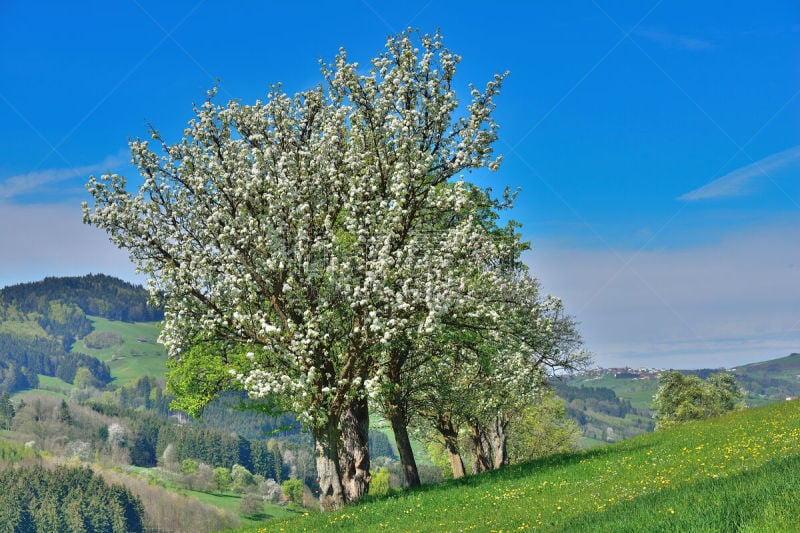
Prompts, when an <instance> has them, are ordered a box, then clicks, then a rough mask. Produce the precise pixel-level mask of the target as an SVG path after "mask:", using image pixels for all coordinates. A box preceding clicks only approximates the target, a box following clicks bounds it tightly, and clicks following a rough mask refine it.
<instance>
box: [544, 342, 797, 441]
mask: <svg viewBox="0 0 800 533" xmlns="http://www.w3.org/2000/svg"><path fill="white" fill-rule="evenodd" d="M722 370H725V369H721V368H704V369H695V370H681V371H680V372H682V373H684V374H695V375H698V376H700V377H701V378H703V379H705V378H706V377H708V375H710V374H713V373H716V372H720V371H722ZM727 371H729V372H731V373H732V374H734V375H735V376H736V379H737V380H738V381H739V383H740V384H741V385H742V387H743V388H744V389H745V391H747V394H748V396H747V399H746V401H747V404H748V405H749V406H751V407H753V406H758V405H764V404H767V403H773V402H777V401H782V400H785V399H786V398H793V397H800V354H797V353H795V354H792V355H789V356H787V357H782V358H779V359H772V360H769V361H762V362H759V363H751V364H747V365H742V366H739V367H736V368H731V369H728V370H727ZM659 374H660V371H659V370H657V369H646V370H634V369H630V368H613V369H602V368H600V369H594V370H591V371H587V372H584V373H581V374H579V375H576V376H572V377H571V378H569V379H568V380H566V381H565V382H559V383H557V384H556V391H557V393H558V395H559V396H560V397H561V398H563V399H564V400H565V401H566V402H567V414H568V415H569V416H570V417H571V418H573V419H574V420H575V421H576V422H578V424H579V425H580V426H581V428H582V429H583V434H584V437H585V438H586V443H587V444H592V443H596V442H597V441H605V442H609V441H617V440H621V439H624V438H630V437H631V436H633V435H637V434H639V433H644V432H647V431H651V430H652V429H653V423H652V418H651V417H652V413H651V412H650V405H651V404H652V402H653V396H654V395H655V393H656V391H657V390H658V376H659Z"/></svg>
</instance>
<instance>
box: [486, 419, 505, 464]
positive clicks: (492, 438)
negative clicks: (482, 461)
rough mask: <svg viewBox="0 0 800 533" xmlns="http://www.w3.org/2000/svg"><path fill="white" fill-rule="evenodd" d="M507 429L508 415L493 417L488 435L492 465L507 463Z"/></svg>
mask: <svg viewBox="0 0 800 533" xmlns="http://www.w3.org/2000/svg"><path fill="white" fill-rule="evenodd" d="M506 429H508V417H505V416H501V415H498V416H497V417H495V419H494V423H493V424H492V427H491V432H490V435H489V443H490V444H491V446H492V460H493V461H494V467H495V468H500V467H501V466H506V465H507V464H508V446H507V442H508V437H507V435H506Z"/></svg>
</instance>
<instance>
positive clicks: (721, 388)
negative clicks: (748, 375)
mask: <svg viewBox="0 0 800 533" xmlns="http://www.w3.org/2000/svg"><path fill="white" fill-rule="evenodd" d="M658 383H659V387H658V392H656V396H655V398H654V400H653V409H654V410H655V418H656V429H663V428H665V427H669V426H671V425H674V424H675V423H677V422H685V421H687V420H699V419H702V418H708V417H710V416H717V415H720V414H722V413H726V412H729V411H734V410H739V409H743V408H744V401H743V397H744V391H743V390H742V388H741V387H740V386H739V383H737V381H736V378H735V377H734V376H733V375H731V374H729V373H727V372H718V373H716V374H712V375H710V376H708V377H707V378H706V379H705V380H702V379H700V378H699V377H698V376H696V375H694V374H687V375H684V374H682V373H681V372H678V371H670V372H664V373H663V374H661V377H659V379H658Z"/></svg>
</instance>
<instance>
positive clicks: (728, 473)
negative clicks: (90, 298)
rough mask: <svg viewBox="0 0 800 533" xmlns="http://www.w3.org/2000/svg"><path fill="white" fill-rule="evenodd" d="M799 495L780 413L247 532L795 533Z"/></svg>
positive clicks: (771, 410)
mask: <svg viewBox="0 0 800 533" xmlns="http://www.w3.org/2000/svg"><path fill="white" fill-rule="evenodd" d="M798 486H800V404H799V403H798V402H781V403H776V404H772V405H768V406H765V407H760V408H754V409H749V410H746V411H742V412H739V413H735V414H731V415H728V416H725V417H721V418H718V419H714V420H707V421H700V422H692V423H686V424H683V425H680V426H678V427H676V428H673V429H671V430H668V431H663V432H656V433H650V434H647V435H642V436H639V437H637V438H634V439H630V440H628V441H624V442H621V443H619V444H616V445H612V446H607V447H603V448H596V449H593V450H590V451H586V452H582V453H576V454H569V455H563V456H556V457H551V458H548V459H544V460H539V461H535V462H530V463H525V464H521V465H515V466H511V467H507V468H504V469H501V470H499V471H496V472H491V473H488V474H485V475H477V476H472V477H468V478H466V479H463V480H458V481H452V482H448V483H443V484H441V485H436V486H428V487H424V488H423V489H421V490H416V491H408V492H404V493H400V494H396V495H394V496H391V497H388V498H385V499H380V500H375V501H371V502H365V503H362V504H360V505H357V506H352V507H348V508H346V509H344V510H342V511H341V512H337V513H330V514H311V515H310V516H307V517H302V518H299V519H293V520H286V521H278V522H275V523H267V524H265V525H264V526H261V527H260V528H257V529H247V530H246V531H252V532H256V531H258V532H259V533H261V532H264V533H266V532H270V531H285V532H291V531H382V532H389V531H487V532H488V531H576V532H583V531H608V532H626V531H629V532H639V531H649V532H650V531H675V532H678V531H693V532H698V531H740V532H747V533H751V532H761V531H769V532H773V531H776V532H777V531H800V515H798V514H797V513H796V510H797V509H798V508H800V492H798V491H797V490H796V489H797V487H798Z"/></svg>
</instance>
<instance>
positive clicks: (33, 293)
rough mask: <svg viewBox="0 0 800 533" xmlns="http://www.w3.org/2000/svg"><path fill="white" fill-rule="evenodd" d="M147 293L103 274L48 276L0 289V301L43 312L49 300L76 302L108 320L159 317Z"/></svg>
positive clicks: (129, 320) (161, 315)
mask: <svg viewBox="0 0 800 533" xmlns="http://www.w3.org/2000/svg"><path fill="white" fill-rule="evenodd" d="M148 296H149V295H148V292H147V291H146V290H145V289H144V288H143V287H141V286H139V285H133V284H132V283H128V282H127V281H122V280H121V279H117V278H114V277H111V276H107V275H105V274H89V275H86V276H80V277H63V278H53V277H51V278H45V279H44V280H42V281H36V282H32V283H20V284H17V285H9V286H8V287H5V288H3V289H0V301H2V302H6V303H8V304H12V305H14V306H15V307H16V308H17V309H18V310H20V311H22V312H24V313H31V312H37V313H42V314H47V313H48V312H49V310H50V305H51V303H52V302H60V303H61V304H64V305H67V306H77V307H78V308H79V309H80V310H81V311H83V312H84V313H85V314H87V315H92V316H99V317H102V318H107V319H109V320H120V321H123V322H153V321H156V320H162V319H163V318H164V311H163V310H162V309H157V308H154V307H151V306H150V305H148Z"/></svg>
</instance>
